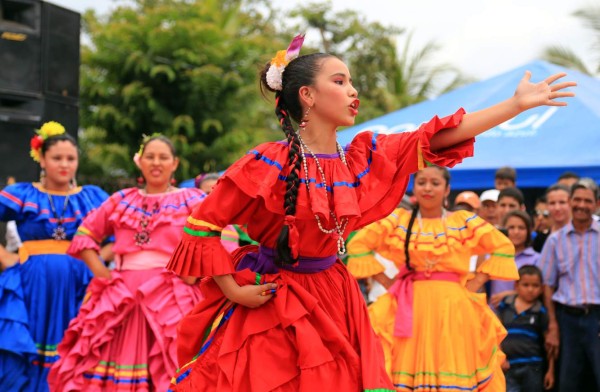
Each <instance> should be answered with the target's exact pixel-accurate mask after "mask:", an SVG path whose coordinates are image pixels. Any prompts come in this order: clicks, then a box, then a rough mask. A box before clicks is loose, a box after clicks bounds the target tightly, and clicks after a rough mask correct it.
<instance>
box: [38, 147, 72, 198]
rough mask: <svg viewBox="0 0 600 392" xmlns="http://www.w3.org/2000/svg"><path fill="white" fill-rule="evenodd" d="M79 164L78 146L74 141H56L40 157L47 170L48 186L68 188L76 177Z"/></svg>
mask: <svg viewBox="0 0 600 392" xmlns="http://www.w3.org/2000/svg"><path fill="white" fill-rule="evenodd" d="M78 164H79V157H78V154H77V147H75V145H74V144H73V143H72V142H70V141H68V140H61V141H59V142H56V143H54V144H53V145H52V146H50V147H49V148H48V149H47V150H46V153H45V154H44V155H43V156H42V157H40V166H41V167H42V169H45V170H46V185H45V186H46V188H49V189H52V190H65V189H68V188H69V186H70V184H71V180H72V179H73V178H75V173H76V172H77V166H78Z"/></svg>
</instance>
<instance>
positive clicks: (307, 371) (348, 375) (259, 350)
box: [171, 250, 393, 392]
mask: <svg viewBox="0 0 600 392" xmlns="http://www.w3.org/2000/svg"><path fill="white" fill-rule="evenodd" d="M246 251H247V250H246ZM241 255H242V252H240V253H238V256H240V257H241ZM326 275H327V276H326ZM294 276H297V274H293V273H287V272H282V273H280V274H274V275H264V276H262V277H261V282H260V283H261V284H264V283H266V282H275V283H277V285H278V288H277V294H276V295H275V296H274V297H273V298H272V299H271V300H270V301H269V302H267V303H266V304H265V305H263V306H261V307H259V308H256V309H249V308H245V307H243V306H241V305H236V306H235V307H234V308H232V306H233V305H232V304H231V303H229V302H228V301H227V300H226V299H225V298H224V296H223V294H222V293H221V291H220V289H219V288H218V286H217V285H216V283H215V282H214V280H213V279H207V280H206V281H204V282H203V284H202V286H201V289H202V292H203V294H204V300H203V301H202V302H201V303H199V304H198V305H197V306H196V307H195V308H194V310H193V311H191V312H190V313H189V314H188V315H187V316H186V317H185V318H184V319H183V320H182V321H181V323H180V325H179V328H178V329H179V335H178V359H179V363H180V365H181V366H182V367H181V368H180V370H179V371H178V373H177V375H176V376H175V377H174V379H175V380H178V381H177V382H176V384H172V385H171V390H173V391H195V390H218V391H250V392H258V391H307V392H308V391H314V390H334V389H335V390H348V391H350V390H363V389H376V388H387V389H388V390H393V389H392V385H391V382H390V381H389V379H388V378H387V375H386V373H385V369H384V366H383V364H384V362H383V353H382V351H381V347H380V345H379V341H378V340H377V339H376V337H375V335H374V334H373V331H372V329H371V327H370V325H369V320H368V317H367V314H366V308H365V304H364V300H363V299H362V297H361V295H360V291H359V289H358V286H357V285H356V282H355V281H354V280H353V279H352V277H350V276H349V275H348V273H347V272H346V270H345V268H344V267H343V265H341V264H338V265H336V266H334V267H332V269H331V270H328V272H327V273H325V274H323V273H321V275H319V274H311V276H310V278H308V279H310V280H311V281H312V280H316V281H318V282H316V283H313V284H323V285H333V286H335V287H338V288H339V290H340V291H343V292H344V294H343V295H344V296H346V300H345V301H344V304H343V305H341V304H340V303H335V304H331V303H330V304H324V303H322V302H321V301H320V300H319V299H318V298H317V297H316V296H314V295H313V294H311V293H312V292H313V290H312V289H310V292H309V291H308V290H307V288H305V287H303V286H304V284H300V283H299V282H297V281H296V280H295V278H294ZM319 276H321V278H320V277H319ZM233 277H234V279H235V280H236V282H237V283H238V284H239V285H254V284H256V274H255V273H253V272H251V271H249V270H243V271H239V272H236V273H234V274H233ZM332 278H333V279H335V280H337V279H340V281H338V282H332V281H331V280H330V279H332ZM320 279H323V280H320ZM338 294H339V292H338ZM323 295H324V296H325V297H326V296H328V295H329V294H325V293H323ZM334 295H335V294H334ZM232 309H233V310H232ZM230 311H231V312H232V313H231V315H230V316H229V318H228V319H227V320H226V321H224V323H223V325H222V327H217V329H216V330H215V331H214V332H213V333H212V334H211V335H210V336H209V337H208V338H207V339H206V340H205V339H204V338H205V334H204V331H207V330H210V329H211V328H212V327H213V323H214V322H215V320H216V319H217V318H218V317H219V316H220V315H223V314H229V312H230ZM334 311H336V313H335V314H333V313H332V312H334ZM341 326H343V327H341ZM344 330H346V332H344ZM203 345H204V350H203V352H202V354H200V356H199V357H198V358H197V359H195V358H194V357H196V355H197V354H198V353H199V352H200V350H201V348H203ZM261 374H263V375H264V377H261V376H260V375H261ZM382 390H383V389H382Z"/></svg>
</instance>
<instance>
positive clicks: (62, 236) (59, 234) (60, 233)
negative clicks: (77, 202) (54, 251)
mask: <svg viewBox="0 0 600 392" xmlns="http://www.w3.org/2000/svg"><path fill="white" fill-rule="evenodd" d="M46 196H48V201H49V202H50V209H51V210H52V216H53V217H54V219H56V222H57V223H56V227H55V228H54V230H52V238H53V239H54V240H56V241H64V240H66V239H67V231H66V230H65V227H64V226H63V223H64V219H65V212H66V211H67V206H68V205H69V196H71V194H70V193H67V197H65V201H64V203H63V208H62V211H61V213H60V216H58V214H57V212H56V207H54V200H53V199H52V196H50V193H48V192H46Z"/></svg>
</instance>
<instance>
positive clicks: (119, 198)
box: [48, 188, 206, 391]
mask: <svg viewBox="0 0 600 392" xmlns="http://www.w3.org/2000/svg"><path fill="white" fill-rule="evenodd" d="M205 196H206V195H205V194H204V193H203V192H202V191H200V190H198V189H189V188H188V189H179V190H177V191H175V192H169V193H163V194H152V195H146V194H143V193H142V192H141V191H140V190H139V189H137V188H131V189H125V190H122V191H119V192H117V193H115V194H114V195H112V196H111V197H110V198H109V199H108V200H107V201H106V202H105V203H104V204H102V206H101V207H100V208H99V209H98V210H96V211H95V212H94V213H92V214H91V215H89V216H88V217H87V218H86V219H85V220H84V221H83V224H82V225H81V226H80V227H79V229H78V232H77V235H75V237H74V238H73V241H72V243H71V246H70V248H69V250H68V253H69V254H71V255H78V254H79V253H80V252H81V251H83V250H84V249H95V250H98V249H99V245H98V244H99V242H101V241H102V239H103V238H105V237H107V236H110V235H114V236H115V243H114V247H113V251H114V253H115V255H116V268H115V270H113V271H111V279H110V280H108V279H105V278H94V279H93V280H92V282H91V283H90V285H89V287H88V292H87V295H86V299H85V300H84V304H83V305H82V307H81V310H80V312H79V315H78V316H77V317H76V318H75V319H73V321H71V323H70V325H69V328H68V330H67V331H66V333H65V335H64V338H63V340H62V342H61V343H60V344H59V345H58V352H59V354H60V360H59V361H58V362H57V363H56V364H55V365H54V366H53V367H52V369H51V371H50V375H49V377H48V379H49V384H50V389H51V390H52V391H74V390H83V391H108V390H110V391H114V390H119V391H124V390H128V391H165V390H166V389H167V388H168V386H169V380H170V376H171V375H172V374H174V373H175V371H176V369H177V365H176V363H177V356H176V345H175V337H176V334H177V331H176V327H177V324H178V323H179V321H180V320H181V319H182V317H183V316H184V315H185V314H186V313H187V312H189V311H190V310H191V309H192V308H193V307H194V305H196V304H197V303H198V302H199V301H200V299H201V298H202V296H201V294H200V290H199V287H198V285H188V284H186V283H185V282H183V281H182V280H181V279H180V278H179V277H177V276H176V275H175V274H174V273H173V272H171V271H168V270H166V269H165V266H166V264H167V262H168V261H169V257H170V255H171V253H172V252H173V250H174V249H175V247H176V246H177V244H178V243H179V240H180V239H181V235H182V230H183V226H184V225H185V222H186V219H187V217H188V215H190V213H191V211H192V209H193V207H194V206H196V205H198V204H199V203H201V202H202V200H203V199H204V197H205ZM144 216H145V218H144ZM142 221H144V222H146V228H147V231H148V233H149V240H148V241H147V242H145V243H143V242H144V241H143V239H142V240H141V239H140V236H139V235H138V238H137V241H136V234H138V233H140V232H141V231H142V228H143V227H142V226H143V225H142V223H141V222H142Z"/></svg>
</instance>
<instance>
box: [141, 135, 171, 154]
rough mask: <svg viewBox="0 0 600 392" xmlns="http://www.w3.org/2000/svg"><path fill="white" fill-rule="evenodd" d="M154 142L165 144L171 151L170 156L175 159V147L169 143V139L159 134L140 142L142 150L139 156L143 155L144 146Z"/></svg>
mask: <svg viewBox="0 0 600 392" xmlns="http://www.w3.org/2000/svg"><path fill="white" fill-rule="evenodd" d="M155 140H160V141H161V142H163V143H165V144H166V145H167V146H168V147H169V150H171V154H173V158H177V151H176V150H175V146H174V145H173V142H172V141H171V139H169V138H168V137H166V136H165V135H160V134H158V135H152V136H150V137H147V138H145V139H144V141H143V142H142V148H141V150H140V155H142V154H143V153H144V150H145V149H146V146H147V145H148V144H149V143H150V142H153V141H155Z"/></svg>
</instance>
